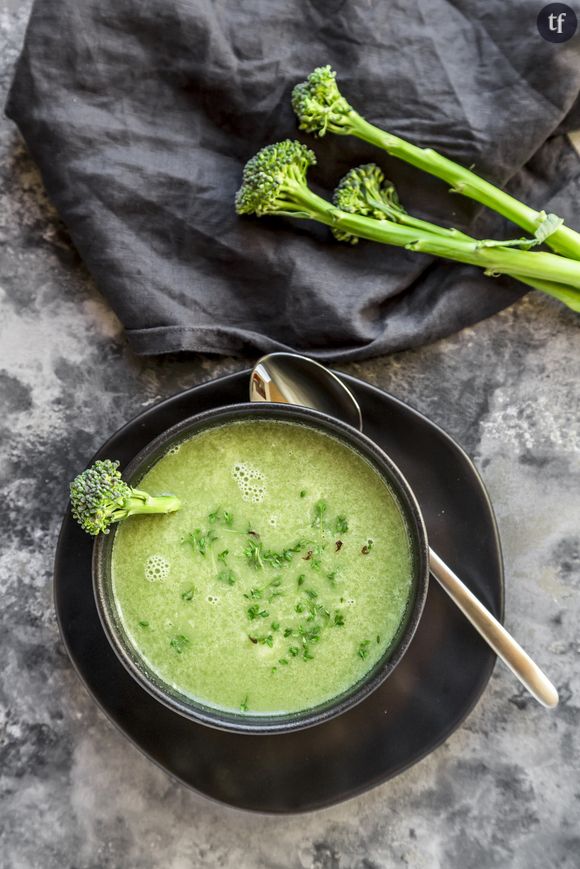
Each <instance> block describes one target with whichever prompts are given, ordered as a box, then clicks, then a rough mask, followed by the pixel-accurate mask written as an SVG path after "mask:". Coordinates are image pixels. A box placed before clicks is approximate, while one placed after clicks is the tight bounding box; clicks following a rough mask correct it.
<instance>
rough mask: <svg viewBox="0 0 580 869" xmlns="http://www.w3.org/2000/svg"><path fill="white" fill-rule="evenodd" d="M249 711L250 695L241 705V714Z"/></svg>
mask: <svg viewBox="0 0 580 869" xmlns="http://www.w3.org/2000/svg"><path fill="white" fill-rule="evenodd" d="M247 711H248V695H247V694H246V696H245V697H244V699H243V700H242V702H241V703H240V712H247Z"/></svg>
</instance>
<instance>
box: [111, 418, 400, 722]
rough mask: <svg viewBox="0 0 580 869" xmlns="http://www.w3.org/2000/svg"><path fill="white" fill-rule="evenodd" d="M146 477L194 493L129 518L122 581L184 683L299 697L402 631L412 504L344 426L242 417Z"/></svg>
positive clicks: (144, 646) (136, 633) (296, 705)
mask: <svg viewBox="0 0 580 869" xmlns="http://www.w3.org/2000/svg"><path fill="white" fill-rule="evenodd" d="M139 487H140V488H143V489H145V490H147V491H148V492H150V493H151V494H161V493H163V492H171V493H173V494H175V495H177V496H178V497H179V498H180V499H181V501H182V505H183V506H182V508H181V510H179V512H177V513H173V514H171V515H167V516H147V517H133V518H130V519H127V520H126V521H125V522H122V523H121V524H120V526H119V527H118V530H117V533H116V536H115V542H114V546H113V558H112V568H113V570H112V573H113V590H114V596H115V600H116V604H117V607H118V610H119V613H120V616H121V619H122V622H123V624H124V626H125V629H126V631H127V633H128V635H129V637H130V639H131V641H132V643H133V644H134V646H135V648H136V649H137V651H138V652H139V654H140V656H141V657H142V658H143V659H145V661H146V662H147V663H148V665H149V666H150V668H151V669H152V670H153V671H155V672H156V673H157V674H158V675H159V676H160V677H161V678H162V679H163V680H165V681H166V682H168V683H169V684H171V685H173V686H174V687H175V688H176V689H178V690H180V691H182V692H184V693H185V694H187V695H190V696H192V697H194V698H196V699H198V700H200V701H202V702H204V703H206V704H209V705H211V706H214V707H217V708H222V709H228V710H242V711H244V712H245V711H247V712H248V713H253V714H256V713H257V714H259V713H270V714H271V713H285V712H293V711H297V710H301V709H306V708H308V707H311V706H315V705H317V704H319V703H321V702H323V701H325V700H328V699H330V698H332V697H335V696H336V695H338V694H340V693H341V692H342V691H344V690H345V689H347V688H348V687H350V686H351V685H353V684H354V683H355V682H357V681H358V680H359V679H360V678H361V677H362V676H364V674H365V673H366V672H367V671H368V670H369V669H370V668H371V667H372V666H373V665H374V664H375V663H376V661H377V660H378V659H379V658H380V657H381V656H382V655H383V654H384V652H385V650H386V649H387V648H388V647H389V645H390V644H391V643H392V641H393V638H394V636H395V634H396V632H397V628H398V627H399V625H400V623H401V620H402V618H403V615H404V614H405V610H406V606H407V603H408V599H409V595H410V592H411V582H412V578H411V577H412V557H411V552H410V546H409V538H408V534H407V528H406V524H405V520H404V517H403V515H402V513H401V510H400V508H399V506H398V504H397V501H396V500H395V498H394V496H393V494H392V493H391V491H390V489H389V488H388V486H387V485H386V484H385V483H384V481H383V480H382V479H381V477H380V476H379V475H378V473H377V472H376V471H375V470H374V469H373V468H372V466H371V465H370V464H369V463H368V462H367V461H366V460H365V459H363V458H362V457H361V456H360V455H359V454H358V453H356V452H355V451H354V450H352V449H350V448H349V447H347V446H345V445H343V444H342V443H341V442H339V441H338V440H336V439H335V438H333V437H330V436H328V435H325V434H321V433H319V432H317V431H315V430H312V429H309V428H306V427H304V426H301V425H299V424H295V423H286V422H268V421H260V420H256V421H250V422H239V423H231V424H228V425H224V426H221V427H219V428H213V429H210V430H208V431H206V432H204V433H202V434H199V435H196V436H194V437H192V438H190V439H189V440H186V441H184V442H183V443H181V444H180V445H179V446H177V447H173V448H171V449H170V450H169V451H168V452H167V453H166V454H165V455H164V456H163V457H162V458H161V459H160V460H159V461H158V462H157V464H156V465H155V466H154V467H153V468H152V469H151V470H150V471H149V472H148V473H147V474H146V475H145V476H144V477H143V479H142V480H141V481H140V482H139Z"/></svg>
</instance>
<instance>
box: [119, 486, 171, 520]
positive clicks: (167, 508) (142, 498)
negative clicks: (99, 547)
mask: <svg viewBox="0 0 580 869" xmlns="http://www.w3.org/2000/svg"><path fill="white" fill-rule="evenodd" d="M180 507H181V501H180V500H179V498H176V497H175V495H157V496H155V495H148V494H147V492H142V491H141V490H140V489H132V490H131V494H130V495H129V496H128V497H127V499H126V500H125V502H124V504H123V506H122V507H121V508H120V509H119V510H115V512H114V513H113V519H114V521H118V520H119V519H125V518H126V517H128V516H137V515H141V514H145V513H175V511H176V510H179V508H180Z"/></svg>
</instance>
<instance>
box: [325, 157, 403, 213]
mask: <svg viewBox="0 0 580 869" xmlns="http://www.w3.org/2000/svg"><path fill="white" fill-rule="evenodd" d="M332 201H333V202H334V204H335V205H336V207H337V208H340V209H341V210H342V211H347V212H348V213H349V214H364V215H365V216H367V217H375V218H376V219H377V220H384V219H385V217H389V218H390V219H391V220H395V221H397V220H399V219H400V218H401V217H402V216H404V215H405V214H406V211H405V209H404V208H403V206H402V205H401V203H400V202H399V197H398V196H397V191H396V189H395V185H394V184H392V183H391V182H390V181H388V180H387V179H385V176H384V174H383V172H382V170H381V169H379V167H378V166H377V165H376V163H365V164H364V165H363V166H357V167H356V168H355V169H351V170H350V171H349V172H347V173H346V175H345V176H344V178H342V180H341V181H340V182H339V183H338V186H337V188H336V190H335V191H334V195H333V198H332Z"/></svg>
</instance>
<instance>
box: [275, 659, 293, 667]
mask: <svg viewBox="0 0 580 869" xmlns="http://www.w3.org/2000/svg"><path fill="white" fill-rule="evenodd" d="M278 663H279V664H284V665H285V666H287V665H288V664H289V663H290V662H289V661H288V658H280V660H279V661H278Z"/></svg>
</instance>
